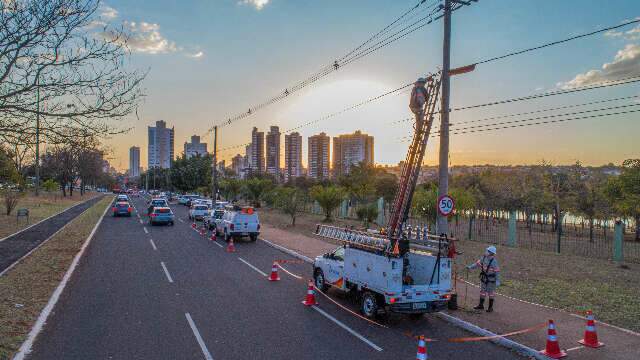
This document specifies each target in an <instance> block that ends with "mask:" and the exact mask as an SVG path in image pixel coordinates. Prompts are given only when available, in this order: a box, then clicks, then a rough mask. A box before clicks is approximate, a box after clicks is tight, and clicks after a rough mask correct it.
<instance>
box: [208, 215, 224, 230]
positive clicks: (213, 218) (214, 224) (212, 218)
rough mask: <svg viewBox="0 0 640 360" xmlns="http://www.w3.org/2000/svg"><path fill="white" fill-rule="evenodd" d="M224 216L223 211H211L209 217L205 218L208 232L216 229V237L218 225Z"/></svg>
mask: <svg viewBox="0 0 640 360" xmlns="http://www.w3.org/2000/svg"><path fill="white" fill-rule="evenodd" d="M223 215H224V209H215V210H212V211H211V215H209V217H208V218H207V226H208V227H209V230H213V229H216V235H218V230H217V228H218V224H219V223H221V222H222V217H223Z"/></svg>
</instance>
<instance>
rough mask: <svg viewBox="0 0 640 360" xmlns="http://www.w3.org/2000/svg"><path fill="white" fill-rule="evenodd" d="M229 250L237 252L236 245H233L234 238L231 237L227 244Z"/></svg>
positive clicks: (229, 251)
mask: <svg viewBox="0 0 640 360" xmlns="http://www.w3.org/2000/svg"><path fill="white" fill-rule="evenodd" d="M227 252H228V253H232V252H236V246H235V245H233V238H231V239H229V244H227Z"/></svg>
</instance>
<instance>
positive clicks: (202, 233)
mask: <svg viewBox="0 0 640 360" xmlns="http://www.w3.org/2000/svg"><path fill="white" fill-rule="evenodd" d="M206 233H207V231H206V230H205V229H204V227H201V228H200V235H201V236H204V235H205V234H206Z"/></svg>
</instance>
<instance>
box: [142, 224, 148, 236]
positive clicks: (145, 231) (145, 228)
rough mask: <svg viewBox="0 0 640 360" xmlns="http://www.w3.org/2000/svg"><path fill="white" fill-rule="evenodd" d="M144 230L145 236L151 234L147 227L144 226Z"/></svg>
mask: <svg viewBox="0 0 640 360" xmlns="http://www.w3.org/2000/svg"><path fill="white" fill-rule="evenodd" d="M142 230H144V233H145V234H148V233H149V230H147V227H146V226H143V227H142Z"/></svg>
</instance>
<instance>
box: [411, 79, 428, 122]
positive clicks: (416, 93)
mask: <svg viewBox="0 0 640 360" xmlns="http://www.w3.org/2000/svg"><path fill="white" fill-rule="evenodd" d="M426 83H427V80H426V79H425V78H422V77H421V78H418V80H416V82H415V83H414V84H413V90H411V99H410V100H409V109H411V112H412V113H414V114H416V115H419V116H420V117H422V112H423V111H424V104H425V103H426V102H427V89H426V88H425V87H424V86H425V84H426Z"/></svg>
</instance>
